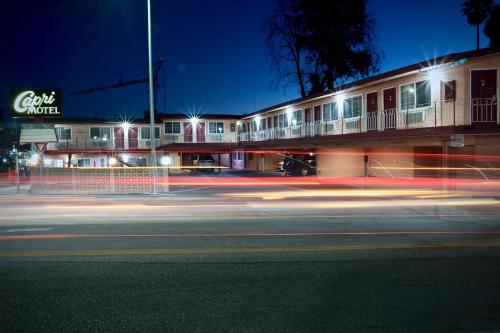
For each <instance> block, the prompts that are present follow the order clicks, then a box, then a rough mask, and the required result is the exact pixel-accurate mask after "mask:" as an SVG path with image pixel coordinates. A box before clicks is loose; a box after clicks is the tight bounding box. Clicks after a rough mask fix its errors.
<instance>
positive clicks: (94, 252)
mask: <svg viewBox="0 0 500 333" xmlns="http://www.w3.org/2000/svg"><path fill="white" fill-rule="evenodd" d="M497 247H500V242H468V243H433V244H418V243H399V244H370V245H332V246H316V247H267V248H266V247H263V248H206V249H195V248H188V249H128V250H124V249H120V250H81V251H12V252H8V251H6V252H0V257H3V258H6V257H55V256H106V255H155V254H214V253H215V254H218V253H225V254H238V253H291V252H328V251H366V250H403V249H442V248H497Z"/></svg>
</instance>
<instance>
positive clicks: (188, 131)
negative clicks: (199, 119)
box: [183, 121, 193, 142]
mask: <svg viewBox="0 0 500 333" xmlns="http://www.w3.org/2000/svg"><path fill="white" fill-rule="evenodd" d="M183 125H184V142H193V126H192V125H191V122H189V121H186V122H184V124H183Z"/></svg>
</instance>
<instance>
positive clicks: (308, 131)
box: [304, 108, 313, 136]
mask: <svg viewBox="0 0 500 333" xmlns="http://www.w3.org/2000/svg"><path fill="white" fill-rule="evenodd" d="M311 122H312V119H311V108H306V109H305V110H304V123H305V126H306V136H312V133H313V128H312V126H311Z"/></svg>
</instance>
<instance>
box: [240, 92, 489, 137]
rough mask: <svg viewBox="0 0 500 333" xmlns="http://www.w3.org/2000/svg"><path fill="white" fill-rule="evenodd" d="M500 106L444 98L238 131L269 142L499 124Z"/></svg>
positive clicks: (484, 100)
mask: <svg viewBox="0 0 500 333" xmlns="http://www.w3.org/2000/svg"><path fill="white" fill-rule="evenodd" d="M497 119H498V106H497V101H496V98H488V99H485V98H478V99H472V100H471V101H470V102H467V103H465V102H464V101H463V100H444V101H439V102H435V103H433V104H431V105H417V106H415V107H413V108H397V109H388V110H383V111H379V112H369V113H363V114H362V115H361V116H358V117H350V118H339V119H336V120H331V121H314V122H308V123H304V124H301V125H299V126H288V127H284V128H270V129H266V130H262V131H257V132H243V133H239V134H238V139H239V141H266V140H280V139H294V138H303V137H313V136H327V135H342V134H351V133H364V132H375V131H378V132H382V131H388V130H405V129H415V128H429V127H443V126H462V125H471V124H473V123H491V124H496V123H497Z"/></svg>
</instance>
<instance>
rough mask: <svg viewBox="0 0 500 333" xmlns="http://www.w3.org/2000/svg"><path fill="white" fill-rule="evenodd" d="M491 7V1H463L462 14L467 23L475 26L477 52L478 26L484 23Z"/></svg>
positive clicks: (477, 47)
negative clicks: (465, 17)
mask: <svg viewBox="0 0 500 333" xmlns="http://www.w3.org/2000/svg"><path fill="white" fill-rule="evenodd" d="M492 7H493V0H465V1H464V2H463V4H462V10H461V12H462V14H463V15H465V16H467V23H469V24H470V25H475V26H476V49H477V50H479V26H480V25H481V24H482V23H483V22H484V21H486V19H487V18H488V15H489V13H490V11H491V9H492Z"/></svg>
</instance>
